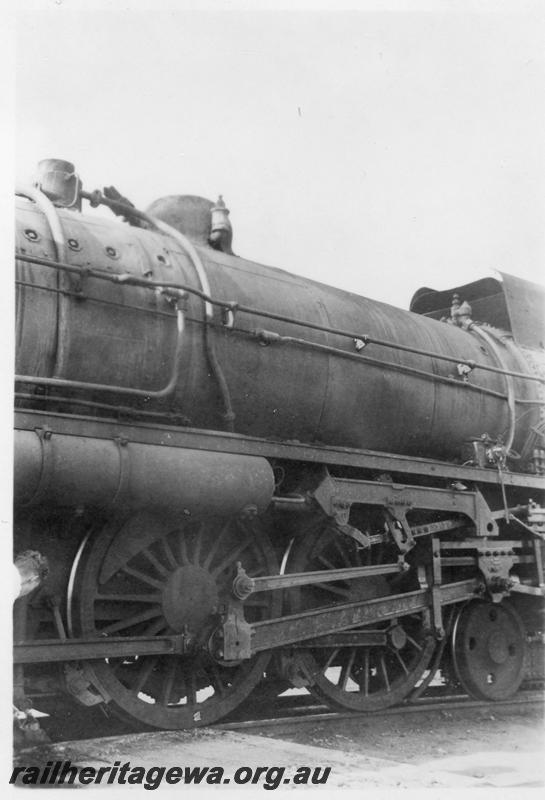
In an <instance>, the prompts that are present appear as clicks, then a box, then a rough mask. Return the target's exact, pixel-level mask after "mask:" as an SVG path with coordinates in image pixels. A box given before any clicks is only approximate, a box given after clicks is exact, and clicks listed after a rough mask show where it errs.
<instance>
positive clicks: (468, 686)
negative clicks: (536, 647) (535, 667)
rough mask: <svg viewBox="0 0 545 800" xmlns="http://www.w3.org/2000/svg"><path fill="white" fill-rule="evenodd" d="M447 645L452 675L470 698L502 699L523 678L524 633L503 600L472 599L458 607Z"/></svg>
mask: <svg viewBox="0 0 545 800" xmlns="http://www.w3.org/2000/svg"><path fill="white" fill-rule="evenodd" d="M451 645H452V661H453V665H454V670H455V673H456V677H457V678H458V681H459V682H460V684H461V686H462V687H463V688H464V689H465V691H466V692H467V693H468V694H470V695H471V696H472V697H475V698H476V699H478V700H506V699H507V698H509V697H512V696H513V695H514V694H515V693H516V692H517V690H518V689H519V687H520V684H521V683H522V679H523V677H524V664H525V651H526V636H525V632H524V626H523V624H522V621H521V619H520V617H519V615H518V614H517V612H516V611H515V609H514V608H513V606H512V605H511V604H510V603H509V602H508V601H507V600H503V601H502V602H501V603H492V602H490V601H488V600H472V601H470V602H469V603H467V604H466V605H464V606H462V608H461V609H460V611H459V612H458V614H457V617H456V619H455V621H454V627H453V631H452V642H451Z"/></svg>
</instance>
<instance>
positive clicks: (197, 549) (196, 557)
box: [193, 525, 203, 567]
mask: <svg viewBox="0 0 545 800" xmlns="http://www.w3.org/2000/svg"><path fill="white" fill-rule="evenodd" d="M202 532H203V526H202V525H201V526H200V528H199V532H198V533H197V541H196V542H195V547H194V549H193V563H194V564H195V566H197V567H198V566H199V558H200V555H201V544H202Z"/></svg>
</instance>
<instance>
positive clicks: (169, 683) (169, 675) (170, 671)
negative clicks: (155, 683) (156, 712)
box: [161, 656, 176, 706]
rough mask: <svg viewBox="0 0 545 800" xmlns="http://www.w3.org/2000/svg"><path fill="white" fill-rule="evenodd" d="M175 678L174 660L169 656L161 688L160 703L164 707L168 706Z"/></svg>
mask: <svg viewBox="0 0 545 800" xmlns="http://www.w3.org/2000/svg"><path fill="white" fill-rule="evenodd" d="M175 676H176V658H175V657H172V656H171V657H170V658H169V659H168V667H167V670H166V675H165V677H164V680H163V686H162V689H161V703H162V704H163V705H164V706H168V703H169V700H170V695H171V694H172V687H173V686H174V678H175Z"/></svg>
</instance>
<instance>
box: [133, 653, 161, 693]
mask: <svg viewBox="0 0 545 800" xmlns="http://www.w3.org/2000/svg"><path fill="white" fill-rule="evenodd" d="M158 661H159V656H151V657H150V656H148V657H147V658H144V662H143V664H142V666H141V667H140V669H139V670H138V673H137V675H136V680H135V682H134V683H133V684H132V688H133V690H134V691H135V692H136V694H138V693H139V692H141V691H142V690H143V688H144V686H145V685H146V683H147V682H148V680H149V678H150V676H151V673H152V672H153V670H154V669H155V667H156V666H157V663H158Z"/></svg>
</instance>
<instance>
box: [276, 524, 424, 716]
mask: <svg viewBox="0 0 545 800" xmlns="http://www.w3.org/2000/svg"><path fill="white" fill-rule="evenodd" d="M388 560H390V561H395V560H396V555H395V552H393V548H389V547H386V546H379V547H378V548H375V550H374V551H373V549H372V548H370V549H367V550H361V549H360V548H359V547H358V544H357V543H356V542H355V541H354V540H353V539H351V538H349V537H347V536H343V535H342V534H340V533H339V532H337V531H336V530H335V529H333V528H331V527H326V528H325V529H324V530H323V531H322V532H321V534H320V533H319V534H318V536H317V537H309V536H307V537H305V540H302V541H301V542H300V543H299V545H298V546H297V548H296V549H295V552H294V555H293V558H292V559H291V563H290V564H289V567H288V571H290V572H299V571H304V570H308V571H313V570H319V569H338V568H341V567H355V566H365V565H369V566H370V565H371V564H378V563H383V562H386V561H388ZM410 588H414V587H412V586H410V579H409V578H408V577H407V576H404V577H403V578H402V579H401V581H399V580H396V579H394V580H393V581H390V582H389V581H388V580H386V578H385V577H383V576H374V577H369V578H359V579H357V580H354V581H351V582H350V583H349V582H347V581H336V582H334V583H331V584H319V585H315V586H312V587H308V588H306V589H303V590H299V591H293V592H292V593H291V598H290V600H291V609H292V611H299V610H303V609H308V608H311V607H313V606H314V607H316V606H321V605H326V604H327V603H331V602H332V601H336V602H341V603H345V602H353V601H355V600H363V599H372V598H375V597H385V596H388V595H389V594H392V593H398V592H399V593H401V592H403V591H409V589H410ZM371 628H372V630H373V631H377V632H378V633H382V634H383V635H385V638H386V642H387V644H386V645H376V646H364V645H359V646H348V647H339V648H335V647H332V648H312V649H309V650H307V651H304V652H303V653H302V654H301V655H300V656H298V659H299V666H300V668H301V670H302V671H303V673H304V674H305V675H307V676H308V679H309V682H310V686H309V690H310V691H311V692H312V693H313V694H314V695H316V696H317V697H318V698H319V699H320V700H322V701H324V702H326V703H327V704H328V705H331V706H334V707H340V708H346V709H350V710H352V711H367V710H374V709H380V708H387V707H388V706H390V705H393V704H395V703H398V702H400V701H401V700H402V699H403V698H404V697H406V696H407V695H408V694H409V693H410V692H411V690H412V689H413V688H414V686H415V684H416V683H417V682H418V681H419V679H420V678H421V677H422V675H423V674H424V672H425V670H426V669H427V667H428V665H429V663H430V661H431V658H432V655H433V653H434V650H435V642H434V640H433V639H432V638H431V637H430V636H429V631H428V630H427V629H426V628H425V625H424V618H423V615H421V614H411V615H407V616H405V617H399V618H397V619H395V620H389V621H387V622H383V623H380V624H376V625H373V626H363V627H361V628H358V629H356V630H361V631H369V630H371Z"/></svg>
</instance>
